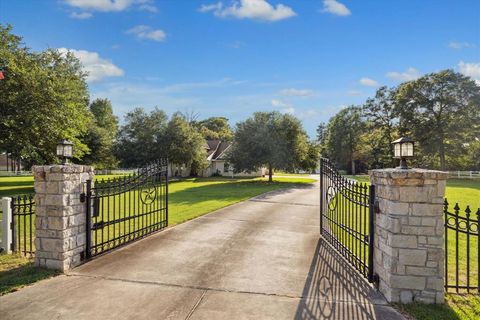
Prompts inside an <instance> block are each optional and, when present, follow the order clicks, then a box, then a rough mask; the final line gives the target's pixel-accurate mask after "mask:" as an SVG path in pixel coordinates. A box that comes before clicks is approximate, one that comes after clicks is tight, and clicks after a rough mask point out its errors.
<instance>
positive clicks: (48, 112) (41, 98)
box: [0, 25, 92, 164]
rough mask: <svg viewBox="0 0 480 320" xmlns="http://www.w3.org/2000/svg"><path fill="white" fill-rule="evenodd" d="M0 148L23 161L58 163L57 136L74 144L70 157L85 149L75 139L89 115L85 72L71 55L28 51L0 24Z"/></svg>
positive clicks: (82, 144) (79, 154) (85, 147)
mask: <svg viewBox="0 0 480 320" xmlns="http://www.w3.org/2000/svg"><path fill="white" fill-rule="evenodd" d="M0 61H1V62H2V63H3V64H4V65H3V66H2V67H3V69H4V75H5V78H4V79H3V80H1V82H0V95H1V97H2V99H1V100H0V149H3V150H6V151H8V152H10V153H11V154H12V155H13V157H15V158H23V159H24V162H26V163H27V164H33V163H36V164H42V163H47V162H50V163H51V162H55V161H58V160H57V159H56V155H55V150H56V148H55V146H56V144H57V143H58V141H59V140H60V139H62V138H67V139H70V140H72V141H73V142H74V144H75V157H77V158H81V157H82V156H83V154H84V153H85V152H88V147H87V146H86V145H85V144H84V143H83V142H82V141H81V140H80V137H81V136H82V135H83V134H84V133H85V132H86V129H87V127H88V124H89V122H90V121H91V120H92V115H91V113H90V111H89V109H88V100H89V96H88V89H87V84H86V82H85V77H86V74H85V73H84V72H83V71H82V68H81V65H80V62H79V61H78V59H77V58H75V57H74V56H73V54H71V53H67V54H62V53H60V52H59V51H57V50H55V49H48V50H46V51H44V52H39V53H34V52H31V51H30V50H29V49H28V48H27V47H26V46H25V45H24V44H23V43H22V39H21V37H19V36H16V35H14V34H12V27H11V26H6V27H5V26H3V25H0Z"/></svg>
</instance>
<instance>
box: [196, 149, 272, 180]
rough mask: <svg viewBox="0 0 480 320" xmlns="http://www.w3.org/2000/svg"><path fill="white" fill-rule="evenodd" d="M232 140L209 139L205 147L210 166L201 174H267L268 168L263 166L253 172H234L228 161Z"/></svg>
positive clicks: (207, 175)
mask: <svg viewBox="0 0 480 320" xmlns="http://www.w3.org/2000/svg"><path fill="white" fill-rule="evenodd" d="M231 146H232V142H228V141H221V140H207V141H206V144H205V148H206V149H207V161H208V167H207V168H206V169H204V170H202V171H201V172H200V173H199V175H200V176H202V177H211V176H229V177H232V176H242V177H248V176H250V177H258V176H264V175H265V174H266V169H265V168H261V169H259V170H257V171H252V172H245V171H244V172H238V173H234V172H233V166H232V165H231V164H230V163H229V162H228V159H227V155H226V154H227V152H228V150H229V149H230V148H231Z"/></svg>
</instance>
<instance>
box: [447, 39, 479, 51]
mask: <svg viewBox="0 0 480 320" xmlns="http://www.w3.org/2000/svg"><path fill="white" fill-rule="evenodd" d="M448 47H449V48H452V49H458V50H460V49H464V48H475V47H476V45H475V44H474V43H470V42H456V41H451V42H450V43H449V44H448Z"/></svg>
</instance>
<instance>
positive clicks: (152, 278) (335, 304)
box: [0, 183, 402, 320]
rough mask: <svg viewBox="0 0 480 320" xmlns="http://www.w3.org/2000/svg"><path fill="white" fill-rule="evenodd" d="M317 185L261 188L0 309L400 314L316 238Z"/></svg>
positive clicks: (186, 314) (166, 315)
mask: <svg viewBox="0 0 480 320" xmlns="http://www.w3.org/2000/svg"><path fill="white" fill-rule="evenodd" d="M318 203H319V190H318V183H317V185H316V186H315V187H305V188H298V189H290V190H282V191H276V192H272V193H268V194H265V195H262V196H259V197H256V198H253V199H251V200H249V201H245V202H242V203H239V204H236V205H233V206H230V207H227V208H224V209H221V210H218V211H216V212H213V213H211V214H208V215H205V216H203V217H200V218H197V219H194V220H191V221H189V222H186V223H183V224H181V225H178V226H175V227H173V228H170V229H167V230H165V231H163V232H160V233H158V234H155V235H153V236H150V237H148V238H146V239H144V240H141V241H138V242H136V243H134V244H131V245H129V246H126V247H123V248H121V249H119V250H116V251H114V252H111V253H109V254H106V255H104V256H101V257H98V258H96V259H95V260H93V261H91V262H89V263H87V264H84V265H82V266H80V267H78V268H76V269H74V270H73V271H72V272H70V273H69V274H67V275H62V276H58V277H55V278H52V279H49V280H45V281H41V282H40V283H37V284H35V285H32V286H30V287H28V288H24V289H22V290H20V291H18V292H14V293H11V294H8V295H5V296H3V297H0V318H2V319H3V320H7V319H36V320H37V319H49V320H52V319H88V320H93V319H115V320H120V319H191V320H194V319H255V320H257V319H402V317H401V316H400V315H399V314H398V313H397V312H396V311H394V310H393V309H392V308H391V307H389V306H388V305H387V304H386V303H385V301H384V300H383V299H382V298H381V297H379V296H378V295H377V294H375V292H374V290H372V289H371V288H370V286H369V285H368V284H367V283H366V282H365V281H364V279H363V278H362V277H361V276H360V275H359V274H357V273H356V272H355V271H354V270H352V269H351V268H350V266H349V265H348V264H347V263H345V262H344V261H343V260H342V259H341V258H340V257H339V256H338V255H337V254H336V253H335V252H334V251H333V250H332V249H331V248H330V247H329V246H328V244H326V243H325V242H323V241H322V240H321V239H319V206H318Z"/></svg>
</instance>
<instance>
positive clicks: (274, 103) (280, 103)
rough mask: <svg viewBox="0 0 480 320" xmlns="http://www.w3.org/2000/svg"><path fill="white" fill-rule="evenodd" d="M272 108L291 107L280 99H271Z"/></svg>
mask: <svg viewBox="0 0 480 320" xmlns="http://www.w3.org/2000/svg"><path fill="white" fill-rule="evenodd" d="M272 106H274V107H291V105H290V104H288V103H287V102H285V101H283V100H280V99H272Z"/></svg>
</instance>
